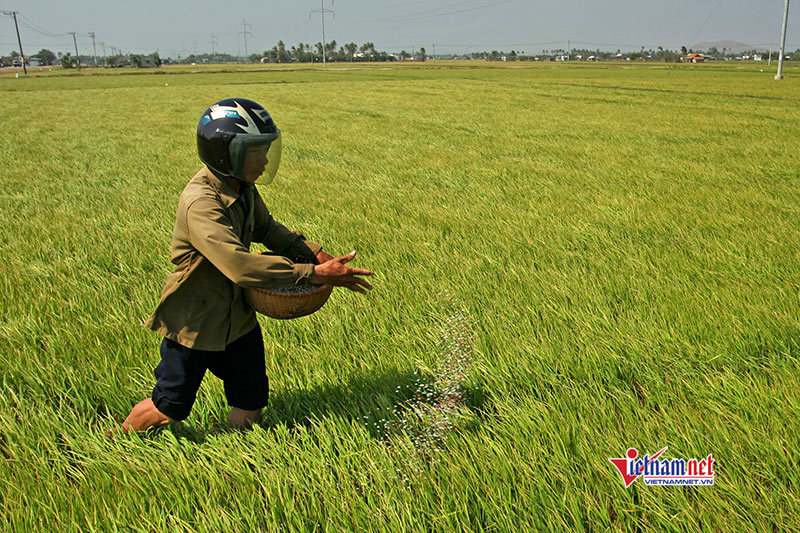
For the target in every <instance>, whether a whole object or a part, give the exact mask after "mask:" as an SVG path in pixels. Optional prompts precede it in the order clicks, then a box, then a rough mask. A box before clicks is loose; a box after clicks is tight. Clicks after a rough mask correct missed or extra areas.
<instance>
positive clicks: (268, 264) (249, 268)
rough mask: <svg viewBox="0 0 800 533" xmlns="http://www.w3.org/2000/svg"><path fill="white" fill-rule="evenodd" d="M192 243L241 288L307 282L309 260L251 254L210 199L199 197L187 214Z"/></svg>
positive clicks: (219, 206) (225, 215)
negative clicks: (302, 260) (302, 261)
mask: <svg viewBox="0 0 800 533" xmlns="http://www.w3.org/2000/svg"><path fill="white" fill-rule="evenodd" d="M186 224H187V227H188V230H189V240H190V242H191V245H192V246H193V247H194V248H196V249H197V251H199V252H200V253H201V254H202V255H203V256H204V257H205V258H206V259H208V260H209V261H211V264H213V265H214V266H215V267H217V269H218V270H219V271H220V272H222V273H223V274H224V275H225V277H227V278H228V279H229V280H231V281H232V282H233V283H235V284H237V285H239V286H241V287H263V288H267V287H270V288H282V287H291V286H292V285H294V284H297V283H306V282H308V280H309V279H310V278H311V275H312V274H313V272H314V265H313V264H311V263H293V262H292V261H290V260H289V259H287V258H285V257H280V256H269V255H259V254H252V253H250V250H248V249H247V248H246V247H245V246H244V244H243V243H242V241H241V239H239V237H238V236H237V235H236V233H235V231H234V229H233V225H232V224H231V222H230V220H229V219H228V215H227V214H226V213H225V210H224V209H223V208H222V206H221V205H220V204H219V202H217V201H216V200H215V199H213V198H207V197H203V198H199V199H197V200H195V201H194V202H192V204H191V205H190V206H189V208H188V210H187V213H186Z"/></svg>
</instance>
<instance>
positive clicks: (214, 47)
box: [209, 33, 217, 59]
mask: <svg viewBox="0 0 800 533" xmlns="http://www.w3.org/2000/svg"><path fill="white" fill-rule="evenodd" d="M209 44H210V45H211V58H212V59H213V58H214V57H216V55H217V36H216V35H214V34H213V33H212V34H211V42H210V43H209Z"/></svg>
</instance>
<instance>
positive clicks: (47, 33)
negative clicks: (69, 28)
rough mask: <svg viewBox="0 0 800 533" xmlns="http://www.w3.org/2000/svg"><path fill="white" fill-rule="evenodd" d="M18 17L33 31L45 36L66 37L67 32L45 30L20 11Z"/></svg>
mask: <svg viewBox="0 0 800 533" xmlns="http://www.w3.org/2000/svg"><path fill="white" fill-rule="evenodd" d="M19 16H20V17H22V19H23V25H25V26H26V27H27V28H28V29H29V30H32V31H35V32H36V33H40V34H42V35H44V36H46V37H66V36H67V35H69V33H53V32H50V31H47V30H45V29H44V28H42V27H41V26H39V25H38V24H36V23H35V22H33V21H32V20H31V19H29V18H28V17H26V16H25V15H23V14H22V13H20V14H19Z"/></svg>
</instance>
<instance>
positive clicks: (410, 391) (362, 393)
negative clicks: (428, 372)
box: [156, 370, 487, 443]
mask: <svg viewBox="0 0 800 533" xmlns="http://www.w3.org/2000/svg"><path fill="white" fill-rule="evenodd" d="M431 380H432V377H431V376H424V375H420V374H419V373H418V372H414V371H411V370H406V371H399V370H390V371H387V372H384V373H382V374H370V375H366V374H363V375H353V376H351V377H350V380H349V381H348V382H346V383H340V384H323V385H316V386H313V387H311V388H308V389H298V390H280V391H277V392H274V393H273V392H270V398H269V405H268V406H267V407H266V409H264V411H263V412H262V415H261V420H260V421H259V422H258V423H257V425H259V426H261V427H262V428H264V429H265V430H267V431H269V430H271V429H273V428H275V427H278V426H285V427H287V428H289V429H290V430H291V429H294V428H296V427H297V426H305V427H307V426H310V425H311V424H312V423H313V422H314V421H315V420H316V421H319V420H320V419H322V418H343V419H345V420H358V421H359V422H360V423H363V424H364V425H365V427H366V428H367V430H368V431H369V432H370V434H371V435H372V436H373V437H374V438H382V434H381V432H380V429H379V427H380V424H376V422H379V421H382V420H389V419H391V418H392V417H393V414H392V410H393V409H395V408H397V407H398V406H402V405H403V404H406V403H407V402H409V401H411V400H412V399H413V397H414V395H415V393H416V392H417V390H418V388H419V386H420V384H422V383H430V381H431ZM486 401H487V395H486V394H485V392H484V391H483V389H481V388H480V387H472V388H467V389H466V390H465V405H466V407H467V408H468V409H470V410H472V411H474V412H475V413H476V415H478V417H479V418H482V416H481V413H485V410H486V406H485V405H484V404H485V402H486ZM169 430H170V431H172V432H173V433H174V435H175V436H176V437H178V438H185V439H187V440H189V441H192V442H195V443H202V442H204V441H205V439H206V437H208V436H210V435H215V434H221V433H227V432H234V431H241V430H232V429H229V428H227V427H226V426H224V424H223V421H220V423H219V424H216V425H214V426H212V427H207V428H198V427H196V426H195V425H193V424H187V423H179V424H176V425H174V426H171V427H170V428H169ZM156 431H162V430H156Z"/></svg>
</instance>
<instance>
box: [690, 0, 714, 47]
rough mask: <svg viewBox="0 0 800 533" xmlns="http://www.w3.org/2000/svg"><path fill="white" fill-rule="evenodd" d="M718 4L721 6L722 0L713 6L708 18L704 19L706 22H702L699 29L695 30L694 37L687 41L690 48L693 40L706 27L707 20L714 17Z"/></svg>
mask: <svg viewBox="0 0 800 533" xmlns="http://www.w3.org/2000/svg"><path fill="white" fill-rule="evenodd" d="M720 4H722V0H719V2H717V5H716V6H714V9H712V10H711V13H709V14H708V17H706V20H704V21H703V24H702V25H700V29H699V30H697V33H695V34H694V37H692V39H691V40H690V41H689V43H688V44H689V46H692V45H693V44H694V41H695V39H697V36H698V35H700V32H701V31H703V28H705V27H706V24H707V23H708V21H709V20H711V17H713V16H714V13H716V12H717V8H719V6H720Z"/></svg>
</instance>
